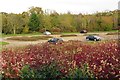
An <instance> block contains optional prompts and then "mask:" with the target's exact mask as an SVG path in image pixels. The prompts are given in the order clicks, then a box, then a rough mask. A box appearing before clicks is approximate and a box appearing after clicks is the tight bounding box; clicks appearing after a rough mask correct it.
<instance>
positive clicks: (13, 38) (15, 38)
mask: <svg viewBox="0 0 120 80" xmlns="http://www.w3.org/2000/svg"><path fill="white" fill-rule="evenodd" d="M49 38H52V36H32V37H27V36H23V37H11V38H7V40H18V41H37V40H48V39H49Z"/></svg>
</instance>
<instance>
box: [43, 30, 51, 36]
mask: <svg viewBox="0 0 120 80" xmlns="http://www.w3.org/2000/svg"><path fill="white" fill-rule="evenodd" d="M43 34H44V35H51V33H50V32H49V31H45V32H44V33H43Z"/></svg>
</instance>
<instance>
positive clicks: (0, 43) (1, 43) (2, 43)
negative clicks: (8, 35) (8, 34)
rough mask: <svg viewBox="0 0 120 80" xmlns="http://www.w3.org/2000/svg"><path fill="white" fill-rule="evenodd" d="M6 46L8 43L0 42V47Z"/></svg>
mask: <svg viewBox="0 0 120 80" xmlns="http://www.w3.org/2000/svg"><path fill="white" fill-rule="evenodd" d="M7 44H9V43H7V42H0V45H7Z"/></svg>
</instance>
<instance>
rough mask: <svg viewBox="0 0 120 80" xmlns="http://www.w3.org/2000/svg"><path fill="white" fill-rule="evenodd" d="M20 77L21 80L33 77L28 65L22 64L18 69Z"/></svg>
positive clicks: (33, 74)
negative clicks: (19, 69)
mask: <svg viewBox="0 0 120 80" xmlns="http://www.w3.org/2000/svg"><path fill="white" fill-rule="evenodd" d="M20 78H22V80H26V79H32V78H35V73H34V70H32V69H31V68H30V66H29V65H25V66H23V68H22V69H21V71H20Z"/></svg>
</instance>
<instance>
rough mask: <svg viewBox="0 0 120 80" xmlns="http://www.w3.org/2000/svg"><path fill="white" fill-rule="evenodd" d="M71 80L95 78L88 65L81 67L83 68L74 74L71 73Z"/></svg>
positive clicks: (79, 68)
mask: <svg viewBox="0 0 120 80" xmlns="http://www.w3.org/2000/svg"><path fill="white" fill-rule="evenodd" d="M68 78H71V79H85V80H86V79H88V78H95V77H94V75H93V73H92V71H91V70H90V69H89V66H88V64H87V63H85V64H83V65H81V67H76V68H75V69H74V70H73V71H72V72H70V74H69V77H68Z"/></svg>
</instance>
